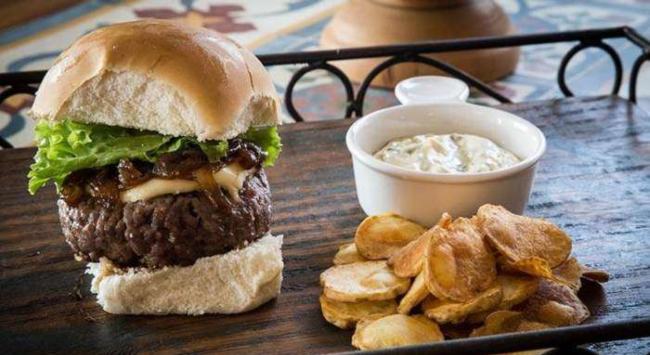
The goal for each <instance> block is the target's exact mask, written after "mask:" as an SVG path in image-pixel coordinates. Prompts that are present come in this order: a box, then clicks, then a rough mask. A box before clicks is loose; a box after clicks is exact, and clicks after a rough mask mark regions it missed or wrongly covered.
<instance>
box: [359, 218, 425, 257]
mask: <svg viewBox="0 0 650 355" xmlns="http://www.w3.org/2000/svg"><path fill="white" fill-rule="evenodd" d="M425 231H426V229H425V228H424V227H422V226H421V225H419V224H417V223H415V222H411V221H409V220H408V219H406V218H404V217H401V216H399V215H396V214H394V213H385V214H380V215H376V216H369V217H367V218H366V219H364V220H363V222H361V224H360V225H359V227H357V231H356V233H355V235H354V243H355V244H356V245H357V249H358V250H359V254H361V255H362V256H363V257H365V258H366V259H371V260H379V259H388V258H389V257H391V255H393V254H394V253H395V252H397V251H398V250H400V249H401V248H402V247H404V246H405V245H406V244H408V243H409V242H411V241H413V240H415V239H417V237H419V236H420V235H422V233H424V232H425Z"/></svg>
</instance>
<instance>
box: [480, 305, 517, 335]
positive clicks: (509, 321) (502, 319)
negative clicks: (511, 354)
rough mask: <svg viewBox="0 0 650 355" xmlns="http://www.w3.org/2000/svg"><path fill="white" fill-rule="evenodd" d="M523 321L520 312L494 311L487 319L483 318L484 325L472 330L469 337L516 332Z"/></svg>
mask: <svg viewBox="0 0 650 355" xmlns="http://www.w3.org/2000/svg"><path fill="white" fill-rule="evenodd" d="M523 319H524V315H523V314H522V313H521V312H515V311H496V312H493V313H490V314H489V315H488V316H487V318H485V324H484V325H483V326H482V327H479V328H476V329H474V330H473V331H472V333H471V334H470V337H479V336H485V335H494V334H502V333H511V332H514V331H516V330H517V328H518V327H519V325H520V324H521V322H522V321H523Z"/></svg>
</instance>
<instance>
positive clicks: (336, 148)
mask: <svg viewBox="0 0 650 355" xmlns="http://www.w3.org/2000/svg"><path fill="white" fill-rule="evenodd" d="M503 108H504V109H506V110H508V111H512V112H515V113H518V114H519V115H521V116H523V117H524V118H526V119H529V120H531V121H532V122H534V123H535V124H537V125H538V126H539V127H540V128H541V129H542V131H544V133H545V134H546V136H547V139H548V151H547V153H546V155H545V156H544V158H543V160H542V161H541V163H540V166H539V170H538V175H537V179H536V183H535V186H534V188H533V193H532V197H531V200H530V204H529V206H528V210H527V213H528V214H530V215H534V216H543V217H547V218H550V219H551V220H553V221H554V222H556V223H558V224H559V225H561V226H562V227H563V228H565V229H566V230H567V231H568V232H569V233H570V234H571V235H572V236H573V240H574V253H575V255H577V257H578V258H579V260H580V261H581V262H583V263H586V264H590V265H594V266H597V267H601V268H604V269H606V270H608V271H609V272H610V273H611V275H612V280H611V281H610V282H609V283H607V284H605V285H604V288H598V287H591V288H590V290H589V291H590V294H591V296H590V297H588V298H587V303H588V305H589V307H590V309H591V310H592V313H593V316H592V318H591V319H590V320H589V322H595V323H608V322H611V321H620V320H630V319H639V318H643V317H648V316H650V267H649V265H650V118H649V117H648V116H647V115H646V114H645V113H644V112H643V111H641V110H640V109H638V108H636V107H635V106H633V105H632V104H630V103H629V102H627V101H625V100H622V99H617V98H608V97H605V98H591V99H564V100H557V101H546V102H538V103H528V104H517V105H510V106H503ZM350 122H351V121H349V120H348V121H344V120H340V121H327V122H318V123H304V124H294V125H288V126H285V127H283V128H282V131H281V134H282V136H283V142H284V145H285V148H284V152H283V154H282V156H281V158H280V160H279V162H278V164H277V165H276V167H274V168H271V169H270V170H269V175H270V180H271V186H272V190H273V200H274V213H275V216H274V224H273V231H274V233H282V234H284V235H285V245H284V258H285V262H286V268H285V271H284V283H283V287H282V294H281V295H280V296H279V298H278V299H277V300H276V301H272V302H270V303H269V304H267V305H265V306H263V307H261V308H260V309H258V310H255V311H252V312H249V313H246V314H242V315H236V316H202V317H184V316H165V317H155V316H115V315H110V314H107V313H104V312H103V311H102V310H101V308H100V307H99V306H97V305H96V303H95V301H94V297H93V296H92V295H91V294H90V293H89V291H88V281H89V277H88V276H82V274H83V270H84V265H83V264H81V263H78V262H76V261H74V259H73V258H72V253H71V251H70V250H69V248H68V246H67V245H66V244H65V243H64V242H63V237H62V235H61V232H60V228H59V224H58V217H57V212H56V206H55V193H54V189H53V188H51V187H50V188H48V189H46V190H45V191H42V192H40V193H39V194H38V195H37V196H36V197H30V196H29V195H28V194H27V191H26V178H25V175H26V172H27V170H28V166H29V164H30V161H31V157H32V155H33V153H34V151H33V150H32V149H16V150H7V151H1V152H0V172H1V175H0V349H1V350H0V351H3V352H7V351H8V353H25V352H54V351H57V352H65V353H70V352H73V353H78V352H91V351H92V352H100V353H105V352H111V353H134V352H138V351H147V352H156V353H171V352H173V353H176V352H196V351H199V352H200V351H205V352H214V351H246V352H250V353H304V352H310V353H313V352H318V353H320V352H330V351H342V350H351V349H352V348H351V347H350V345H349V344H350V336H351V332H349V331H342V330H339V329H337V328H335V327H333V326H330V325H329V324H328V323H326V322H325V321H324V320H323V319H322V316H321V314H320V310H319V306H318V295H319V292H320V287H319V285H318V275H319V274H320V273H321V272H322V271H323V270H324V269H325V268H327V267H328V266H330V264H331V258H332V256H333V255H334V253H335V250H336V247H337V246H338V245H339V244H341V243H343V242H344V241H347V240H350V238H351V237H352V235H353V233H354V230H355V227H356V226H357V225H358V223H359V222H360V221H361V220H362V219H363V218H364V214H363V212H362V211H361V209H360V208H359V205H358V203H357V200H356V196H355V192H354V182H353V176H352V169H351V162H350V156H349V154H348V152H347V150H346V148H345V144H344V134H345V132H346V129H347V127H348V126H349V124H350ZM80 278H82V280H83V281H84V285H83V287H82V289H81V292H80V295H79V294H77V293H76V292H75V285H77V283H78V280H79V279H80ZM79 296H81V297H79ZM590 348H591V349H593V350H596V351H598V352H601V353H607V354H608V353H628V354H631V353H634V354H641V353H648V351H650V338H644V339H636V340H630V341H618V342H610V343H602V344H596V345H592V346H590Z"/></svg>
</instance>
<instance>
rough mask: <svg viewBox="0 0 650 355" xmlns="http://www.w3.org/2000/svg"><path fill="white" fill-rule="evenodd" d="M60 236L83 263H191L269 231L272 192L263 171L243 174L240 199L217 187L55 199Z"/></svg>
mask: <svg viewBox="0 0 650 355" xmlns="http://www.w3.org/2000/svg"><path fill="white" fill-rule="evenodd" d="M58 206H59V216H60V219H61V227H62V229H63V235H64V236H65V239H66V241H67V243H68V244H69V245H70V246H71V247H72V249H73V250H74V251H75V253H76V254H77V255H78V256H79V257H81V258H82V259H83V260H86V261H98V260H99V258H101V257H106V258H108V259H110V260H111V261H112V262H113V263H115V264H117V265H119V266H144V267H147V268H159V267H163V266H167V265H181V266H185V265H191V264H193V263H194V261H195V260H196V259H198V258H201V257H205V256H211V255H217V254H223V253H225V252H228V251H230V250H232V249H235V248H239V247H243V246H245V245H246V244H247V243H250V242H253V241H255V240H257V239H259V238H261V237H262V236H264V234H266V233H267V232H268V231H269V228H270V223H271V192H270V189H269V184H268V181H267V179H266V174H265V173H264V170H263V169H261V168H260V170H258V171H257V173H255V174H254V175H251V176H249V177H248V178H247V180H246V182H245V183H244V186H243V188H242V189H241V190H240V201H235V200H234V199H232V198H231V197H230V196H229V195H228V193H226V192H224V191H222V190H221V189H216V190H214V191H195V192H191V193H184V194H178V195H165V196H160V197H157V198H153V199H150V200H146V201H137V202H131V203H112V204H111V203H106V201H102V200H101V199H97V198H87V199H84V200H83V201H81V202H78V203H76V204H70V203H68V202H66V201H65V199H63V198H61V199H59V201H58Z"/></svg>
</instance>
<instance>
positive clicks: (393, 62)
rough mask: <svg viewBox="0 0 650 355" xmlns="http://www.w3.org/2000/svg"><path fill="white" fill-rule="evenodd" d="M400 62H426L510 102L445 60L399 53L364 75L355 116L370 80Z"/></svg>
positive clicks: (359, 109) (361, 108)
mask: <svg viewBox="0 0 650 355" xmlns="http://www.w3.org/2000/svg"><path fill="white" fill-rule="evenodd" d="M400 63H422V64H426V65H428V66H431V67H434V68H436V69H438V70H440V71H443V72H445V73H447V74H450V75H451V76H453V77H455V78H458V79H460V80H462V81H464V82H465V83H467V85H469V86H470V87H475V88H477V89H478V90H479V91H481V92H483V93H484V94H486V95H488V96H490V97H492V98H494V99H496V100H498V101H499V102H501V103H511V102H512V101H510V99H508V98H507V97H505V96H503V95H501V94H499V93H498V92H496V91H494V90H493V89H492V88H490V87H489V86H488V85H487V84H485V83H483V82H482V81H480V80H479V79H476V78H475V77H473V76H471V75H470V74H468V73H465V72H464V71H462V70H460V69H458V68H456V67H454V66H452V65H449V64H447V63H445V62H442V61H439V60H437V59H433V58H430V57H424V56H421V55H413V54H405V55H399V56H395V57H392V58H390V59H388V60H386V61H384V62H382V63H380V64H379V65H377V66H376V67H375V68H373V69H372V70H371V71H370V72H369V73H368V75H366V78H365V79H364V80H363V83H361V86H360V87H359V92H358V93H357V99H356V102H355V112H356V113H357V116H359V117H360V116H363V103H364V101H365V98H366V93H367V91H368V88H369V87H370V84H371V83H372V81H373V80H374V79H375V78H376V77H377V76H378V75H379V74H381V72H383V71H384V70H386V69H388V68H390V67H392V66H393V65H396V64H400Z"/></svg>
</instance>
